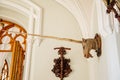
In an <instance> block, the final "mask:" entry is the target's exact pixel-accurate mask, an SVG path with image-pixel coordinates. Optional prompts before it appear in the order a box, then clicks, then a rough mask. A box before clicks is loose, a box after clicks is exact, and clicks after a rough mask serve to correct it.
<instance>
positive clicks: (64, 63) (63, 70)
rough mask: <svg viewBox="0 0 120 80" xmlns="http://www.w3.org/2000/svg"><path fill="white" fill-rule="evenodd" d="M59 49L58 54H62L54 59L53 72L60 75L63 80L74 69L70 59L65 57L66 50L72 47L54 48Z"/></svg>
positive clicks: (57, 75)
mask: <svg viewBox="0 0 120 80" xmlns="http://www.w3.org/2000/svg"><path fill="white" fill-rule="evenodd" d="M54 49H55V50H56V49H59V50H58V54H59V55H60V57H59V58H57V59H54V63H55V65H54V68H53V69H52V72H54V73H55V75H56V77H59V78H60V80H63V78H64V77H67V76H68V74H69V73H70V72H71V71H72V70H71V68H70V65H69V63H70V59H65V57H64V55H65V54H66V50H70V48H64V47H58V48H54Z"/></svg>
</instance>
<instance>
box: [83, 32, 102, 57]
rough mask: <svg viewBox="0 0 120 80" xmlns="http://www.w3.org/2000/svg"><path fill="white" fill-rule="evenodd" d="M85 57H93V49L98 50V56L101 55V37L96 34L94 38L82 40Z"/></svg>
mask: <svg viewBox="0 0 120 80" xmlns="http://www.w3.org/2000/svg"><path fill="white" fill-rule="evenodd" d="M82 46H83V53H84V57H86V58H89V57H93V56H92V55H91V54H90V51H91V50H92V49H93V50H95V51H96V52H97V56H98V57H100V56H101V37H100V35H98V34H96V35H95V37H94V39H83V41H82Z"/></svg>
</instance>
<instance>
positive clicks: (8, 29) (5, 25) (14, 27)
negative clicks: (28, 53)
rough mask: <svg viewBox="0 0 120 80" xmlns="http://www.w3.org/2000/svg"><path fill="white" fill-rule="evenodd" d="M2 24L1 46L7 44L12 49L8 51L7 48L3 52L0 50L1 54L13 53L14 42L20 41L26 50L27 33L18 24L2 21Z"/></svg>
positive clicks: (0, 32)
mask: <svg viewBox="0 0 120 80" xmlns="http://www.w3.org/2000/svg"><path fill="white" fill-rule="evenodd" d="M0 24H1V26H0V44H6V45H9V47H10V48H9V49H7V50H6V49H5V48H4V49H3V50H1V49H0V52H12V46H13V42H14V41H20V43H21V45H22V47H23V49H24V50H26V38H27V31H26V30H25V29H24V28H23V27H21V26H19V25H18V24H16V23H12V22H10V21H6V20H2V19H1V20H0ZM20 33H22V34H20ZM18 38H19V39H18ZM6 40H7V41H6Z"/></svg>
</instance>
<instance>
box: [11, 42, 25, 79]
mask: <svg viewBox="0 0 120 80" xmlns="http://www.w3.org/2000/svg"><path fill="white" fill-rule="evenodd" d="M23 61H24V51H23V49H22V47H21V45H20V42H19V41H15V42H14V45H13V53H12V64H11V70H10V80H22V74H23Z"/></svg>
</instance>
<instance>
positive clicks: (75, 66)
mask: <svg viewBox="0 0 120 80" xmlns="http://www.w3.org/2000/svg"><path fill="white" fill-rule="evenodd" d="M33 2H35V3H36V4H38V5H39V6H40V7H42V8H43V34H44V35H52V36H58V37H66V38H73V39H80V40H81V37H82V36H81V31H80V29H79V25H78V23H77V22H76V20H75V19H74V17H73V16H72V15H71V14H70V12H68V11H67V10H66V9H65V8H64V7H62V6H61V5H59V4H58V3H57V2H55V1H54V0H33ZM36 44H37V43H34V48H33V53H32V61H31V75H30V80H59V79H58V78H57V77H55V75H54V73H52V72H51V69H52V68H53V65H54V63H53V60H54V58H58V57H59V56H58V54H57V50H56V51H55V50H54V48H55V47H61V46H64V47H68V48H71V50H70V51H67V52H68V54H67V55H66V57H67V58H70V59H71V63H70V65H71V68H72V70H73V71H72V73H70V75H69V77H67V78H66V80H74V79H76V80H89V74H88V62H87V60H86V59H85V58H84V57H83V53H82V46H81V44H77V43H71V42H66V41H58V40H52V39H43V41H42V43H41V45H40V46H37V45H36Z"/></svg>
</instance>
